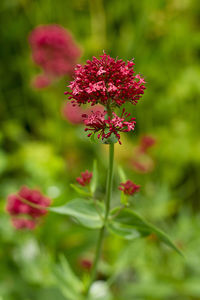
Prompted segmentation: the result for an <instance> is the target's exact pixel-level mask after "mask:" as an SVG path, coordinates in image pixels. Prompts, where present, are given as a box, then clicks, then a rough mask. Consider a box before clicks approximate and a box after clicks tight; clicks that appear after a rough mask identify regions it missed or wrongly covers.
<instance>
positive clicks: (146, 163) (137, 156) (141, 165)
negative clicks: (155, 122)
mask: <svg viewBox="0 0 200 300" xmlns="http://www.w3.org/2000/svg"><path fill="white" fill-rule="evenodd" d="M155 144H156V138H155V137H153V136H151V135H145V136H143V137H142V138H141V139H140V141H139V144H138V145H137V146H136V147H135V148H134V154H133V158H131V160H130V162H129V166H132V168H133V169H134V171H136V172H138V173H143V174H145V173H149V172H152V171H153V169H154V165H155V163H154V160H153V159H152V157H151V155H150V154H149V153H148V150H149V149H150V148H151V147H153V146H154V145H155Z"/></svg>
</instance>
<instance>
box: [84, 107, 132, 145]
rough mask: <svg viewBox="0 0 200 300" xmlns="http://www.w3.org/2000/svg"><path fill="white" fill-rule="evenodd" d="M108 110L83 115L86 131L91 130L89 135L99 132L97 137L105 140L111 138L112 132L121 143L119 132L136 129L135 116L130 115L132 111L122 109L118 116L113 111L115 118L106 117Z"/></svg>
mask: <svg viewBox="0 0 200 300" xmlns="http://www.w3.org/2000/svg"><path fill="white" fill-rule="evenodd" d="M106 114H107V113H106V111H104V112H103V113H102V112H99V111H97V112H94V113H92V114H90V115H86V114H85V115H83V117H84V118H85V119H84V123H85V125H86V128H85V131H90V133H89V134H88V137H90V136H91V135H92V134H93V133H96V132H98V135H97V137H98V138H100V137H101V139H102V140H103V139H107V138H109V137H110V136H111V135H112V134H114V136H115V137H116V138H117V140H118V142H119V144H121V141H120V134H119V132H129V131H131V130H134V128H135V123H136V121H135V118H131V119H129V120H127V118H128V117H130V113H127V112H125V110H124V109H123V110H122V114H121V116H120V117H118V116H117V115H116V114H115V113H114V112H113V113H112V116H113V118H111V117H110V116H109V117H108V118H107V119H106V118H105V115H106Z"/></svg>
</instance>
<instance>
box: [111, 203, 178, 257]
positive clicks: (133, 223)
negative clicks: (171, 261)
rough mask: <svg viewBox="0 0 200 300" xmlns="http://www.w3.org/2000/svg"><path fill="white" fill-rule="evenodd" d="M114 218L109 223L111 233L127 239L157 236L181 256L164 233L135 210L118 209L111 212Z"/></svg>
mask: <svg viewBox="0 0 200 300" xmlns="http://www.w3.org/2000/svg"><path fill="white" fill-rule="evenodd" d="M115 214H116V216H115ZM112 216H114V218H113V220H112V221H110V222H109V223H108V228H109V229H110V231H111V232H113V233H115V234H118V235H119V236H122V237H124V238H127V239H131V238H136V237H138V236H148V235H150V234H155V235H156V237H158V238H159V239H160V240H161V241H162V242H164V243H165V244H166V245H168V246H169V247H171V248H172V249H174V250H175V251H176V252H178V253H179V254H181V252H180V250H179V249H178V248H177V247H176V246H175V245H174V243H173V242H172V241H171V240H170V238H169V237H168V236H167V235H166V234H165V233H164V232H162V231H161V230H160V229H158V228H156V227H155V226H153V225H151V224H149V223H148V222H147V221H145V220H144V219H143V218H142V217H140V216H139V215H138V214H136V213H135V212H134V211H133V210H130V209H123V210H121V208H117V209H114V210H113V211H112V212H111V217H112ZM181 255H182V254H181Z"/></svg>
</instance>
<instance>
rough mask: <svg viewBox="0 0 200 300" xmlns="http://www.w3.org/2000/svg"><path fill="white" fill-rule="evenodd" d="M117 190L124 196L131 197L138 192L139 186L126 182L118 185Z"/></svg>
mask: <svg viewBox="0 0 200 300" xmlns="http://www.w3.org/2000/svg"><path fill="white" fill-rule="evenodd" d="M119 190H121V191H122V192H123V193H124V194H125V195H129V196H131V195H133V194H135V193H136V192H138V191H139V190H140V185H136V184H135V183H134V182H132V181H131V180H127V181H126V182H125V183H120V186H119Z"/></svg>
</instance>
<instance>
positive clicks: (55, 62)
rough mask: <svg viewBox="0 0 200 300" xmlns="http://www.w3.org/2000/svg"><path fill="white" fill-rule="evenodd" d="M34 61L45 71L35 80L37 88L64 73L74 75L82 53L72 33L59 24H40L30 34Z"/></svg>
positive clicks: (46, 84)
mask: <svg viewBox="0 0 200 300" xmlns="http://www.w3.org/2000/svg"><path fill="white" fill-rule="evenodd" d="M29 42H30V46H31V49H32V58H33V61H34V62H35V63H36V64H37V65H38V66H40V67H41V68H42V70H43V73H42V74H40V75H38V76H37V77H36V78H35V80H34V85H35V87H37V88H43V87H46V86H48V85H49V84H50V83H51V82H52V81H53V80H55V79H56V78H59V77H61V76H63V75H66V74H68V75H72V74H73V70H74V66H75V64H76V63H77V59H78V58H79V57H80V55H81V51H80V49H79V47H78V46H77V45H76V43H75V42H74V40H73V38H72V36H71V34H70V33H69V32H68V31H67V30H65V29H64V28H63V27H61V26H59V25H40V26H38V27H36V28H35V29H34V30H33V31H32V32H31V34H30V36H29Z"/></svg>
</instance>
